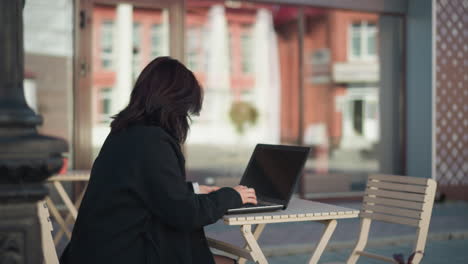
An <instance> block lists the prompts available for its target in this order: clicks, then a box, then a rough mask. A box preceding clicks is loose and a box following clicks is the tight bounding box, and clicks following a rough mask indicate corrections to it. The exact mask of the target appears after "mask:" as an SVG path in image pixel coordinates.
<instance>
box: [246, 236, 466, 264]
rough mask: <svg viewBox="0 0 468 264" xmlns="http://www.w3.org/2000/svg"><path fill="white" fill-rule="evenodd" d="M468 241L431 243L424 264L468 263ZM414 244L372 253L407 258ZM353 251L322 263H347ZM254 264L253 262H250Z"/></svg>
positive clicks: (281, 261)
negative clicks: (398, 254) (401, 254)
mask: <svg viewBox="0 0 468 264" xmlns="http://www.w3.org/2000/svg"><path fill="white" fill-rule="evenodd" d="M467 249H468V239H452V240H437V241H429V242H428V243H427V245H426V255H425V256H424V258H423V261H422V263H424V264H445V263H447V264H466V263H468V250H467ZM411 250H412V244H408V243H402V244H400V245H388V246H372V247H370V248H369V251H370V252H373V253H377V254H381V255H386V256H389V257H390V256H392V255H393V254H394V253H403V254H404V256H405V258H407V257H408V252H411ZM350 252H351V249H338V250H327V251H326V252H325V253H324V254H323V255H322V258H321V259H320V263H327V262H329V263H336V262H343V263H345V262H346V259H347V258H348V256H349V254H350ZM309 257H310V255H306V254H296V255H289V256H276V257H274V256H273V257H269V258H268V262H269V263H270V264H297V263H307V261H308V259H309ZM250 263H252V262H250ZM358 263H359V264H374V263H375V264H381V263H382V262H381V261H378V260H372V259H368V258H363V257H361V258H360V259H359V261H358Z"/></svg>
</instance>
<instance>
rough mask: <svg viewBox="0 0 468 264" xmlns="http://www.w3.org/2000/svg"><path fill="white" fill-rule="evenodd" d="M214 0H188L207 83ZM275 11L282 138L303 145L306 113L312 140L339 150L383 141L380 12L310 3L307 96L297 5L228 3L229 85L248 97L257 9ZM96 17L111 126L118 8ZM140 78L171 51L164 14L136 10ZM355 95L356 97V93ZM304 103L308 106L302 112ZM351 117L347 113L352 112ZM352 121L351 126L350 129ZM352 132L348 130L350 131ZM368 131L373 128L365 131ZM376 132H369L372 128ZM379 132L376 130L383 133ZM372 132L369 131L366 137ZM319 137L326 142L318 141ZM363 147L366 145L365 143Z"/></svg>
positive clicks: (101, 99)
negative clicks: (354, 139) (354, 142)
mask: <svg viewBox="0 0 468 264" xmlns="http://www.w3.org/2000/svg"><path fill="white" fill-rule="evenodd" d="M214 3H217V4H219V3H218V2H213V1H189V2H188V6H187V16H186V23H187V28H186V40H185V41H186V52H187V53H186V58H187V65H188V67H189V68H190V69H192V70H193V71H194V72H195V74H196V76H197V78H198V79H199V80H200V82H201V83H202V84H203V83H204V82H205V78H206V74H205V71H206V67H205V64H206V61H205V60H206V56H205V55H206V54H204V49H203V45H205V44H206V43H203V41H204V35H205V34H206V32H205V30H206V27H205V25H206V23H207V19H208V14H209V10H210V8H211V7H212V6H213V4H214ZM260 8H265V9H267V10H269V11H270V12H272V14H273V19H274V25H275V31H276V33H277V40H278V54H279V65H280V75H281V96H280V97H281V107H280V113H281V118H280V119H281V129H280V130H281V131H280V134H281V141H282V142H298V141H300V139H299V138H298V137H299V136H300V134H301V133H299V128H300V125H299V124H300V122H301V121H300V120H299V119H300V116H301V115H300V114H299V111H303V120H302V129H303V131H302V134H303V142H305V143H306V144H312V145H313V144H326V145H331V146H333V147H339V146H340V145H341V143H342V141H343V138H344V137H345V136H346V135H350V134H353V135H354V134H355V135H357V136H359V137H361V138H366V137H367V138H368V141H369V142H370V143H366V144H367V145H366V144H365V145H366V146H365V147H368V146H370V145H372V144H373V143H375V141H377V139H378V138H377V137H378V136H377V135H378V124H377V122H378V113H377V97H376V93H377V81H378V80H377V79H376V78H377V76H378V74H377V71H378V68H377V65H378V63H377V46H378V45H377V43H376V42H377V36H376V35H377V19H378V17H377V15H374V14H367V13H359V12H349V11H339V10H323V9H314V8H307V9H304V13H305V17H306V19H305V36H304V58H303V63H304V64H303V67H304V80H303V83H304V89H303V94H302V95H301V96H300V94H299V93H300V92H299V91H300V89H299V78H298V77H299V69H300V68H299V58H298V54H299V52H298V48H299V46H298V25H297V16H298V11H297V9H296V8H289V7H281V8H279V7H277V6H273V5H260V4H248V3H247V4H246V3H242V4H240V3H238V4H235V5H233V4H230V5H227V6H225V17H226V21H227V26H228V34H229V36H228V44H229V53H230V54H229V56H230V58H229V59H230V89H231V93H232V96H233V99H234V100H241V99H242V96H243V95H244V94H248V93H249V92H251V90H252V88H253V87H254V84H255V75H254V73H253V66H252V65H253V63H254V62H252V57H253V56H252V52H253V49H252V41H253V40H252V39H253V38H252V34H253V25H254V23H255V17H256V13H257V10H258V9H260ZM93 16H94V19H93V29H94V30H93V32H94V33H93V54H95V56H93V72H94V74H93V86H94V91H95V95H94V96H93V98H96V101H95V102H94V105H95V109H96V110H97V111H95V112H97V113H98V114H97V115H96V116H95V122H96V123H107V122H108V121H109V115H110V104H111V103H110V100H111V96H110V93H111V91H112V87H113V85H114V83H115V82H116V73H115V70H114V65H115V62H114V57H113V53H114V52H115V40H114V38H113V35H114V26H115V22H114V21H115V17H116V11H115V8H111V7H106V6H97V7H95V9H94V14H93ZM133 21H134V23H133V62H134V67H133V69H134V75H135V77H136V75H137V74H138V72H139V71H140V70H141V68H142V67H144V65H146V64H147V63H148V62H149V61H150V60H151V59H152V58H154V57H157V56H161V55H166V54H167V53H168V47H164V43H165V42H167V40H166V39H165V37H167V36H165V35H164V12H163V11H161V10H145V9H134V10H133ZM350 94H355V95H353V96H351V97H349V96H350ZM299 100H303V103H304V104H303V105H304V108H303V109H302V110H301V109H299V105H300V104H299ZM345 115H347V117H345ZM346 126H349V128H345V127H346ZM346 131H348V132H346ZM366 131H367V132H366ZM369 131H370V132H369ZM376 131H377V132H376ZM369 133H370V134H372V135H366V134H369ZM317 138H319V139H317ZM361 147H362V146H361Z"/></svg>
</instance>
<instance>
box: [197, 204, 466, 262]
mask: <svg viewBox="0 0 468 264" xmlns="http://www.w3.org/2000/svg"><path fill="white" fill-rule="evenodd" d="M339 205H341V206H345V207H351V208H359V207H360V206H361V205H360V203H339ZM322 228H323V226H322V225H321V224H317V223H313V222H297V223H283V224H270V225H267V227H266V228H265V231H264V233H263V234H262V236H261V238H260V242H259V243H260V245H261V247H262V248H263V250H264V252H265V255H267V256H268V259H269V261H270V263H307V261H306V260H307V259H308V257H309V256H310V252H311V251H312V248H313V245H314V244H315V242H317V240H318V238H319V237H320V234H321V231H322ZM358 231H359V220H358V219H352V220H351V219H350V220H339V221H338V226H337V228H336V230H335V233H334V235H333V237H332V240H331V241H330V244H329V246H328V248H327V251H326V252H325V253H324V255H323V258H322V260H321V261H320V263H326V262H336V261H345V260H346V258H347V257H348V255H349V253H350V251H351V248H352V247H353V246H354V241H355V239H356V238H357V234H358ZM206 232H207V235H208V236H210V237H214V238H217V239H220V240H223V241H227V242H230V243H233V244H237V245H239V246H240V245H242V244H243V239H242V237H241V235H240V232H239V229H238V227H229V226H226V225H224V224H223V223H221V222H218V223H216V224H214V225H211V226H208V227H206ZM415 232H416V230H415V228H411V227H406V226H400V225H396V224H386V223H380V222H374V224H373V225H372V227H371V234H370V241H369V246H370V249H372V250H374V252H377V253H382V254H384V255H388V256H392V255H393V254H394V253H403V254H404V255H405V256H408V255H409V254H410V253H411V251H412V244H411V243H412V241H413V239H414V237H415V236H414V234H415ZM462 249H464V250H462ZM359 263H378V262H372V260H370V261H369V260H366V259H364V258H362V260H361V261H360V262H359ZM423 263H468V202H450V201H449V202H446V203H441V204H435V206H434V210H433V215H432V220H431V225H430V230H429V239H428V243H427V249H426V256H425V258H424V261H423Z"/></svg>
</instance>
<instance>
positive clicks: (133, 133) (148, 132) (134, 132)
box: [115, 124, 174, 142]
mask: <svg viewBox="0 0 468 264" xmlns="http://www.w3.org/2000/svg"><path fill="white" fill-rule="evenodd" d="M115 136H121V137H130V138H133V139H134V140H138V139H141V140H143V141H148V140H150V141H155V142H157V141H170V142H172V141H174V139H173V138H172V137H171V136H170V135H169V134H168V133H167V132H166V131H165V130H164V129H163V128H161V127H159V126H152V125H142V124H136V125H132V126H129V127H127V128H125V129H123V130H122V131H119V132H117V133H115Z"/></svg>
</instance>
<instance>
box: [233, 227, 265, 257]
mask: <svg viewBox="0 0 468 264" xmlns="http://www.w3.org/2000/svg"><path fill="white" fill-rule="evenodd" d="M265 226H266V224H258V225H257V226H256V227H255V230H254V231H253V236H254V238H255V240H258V238H259V237H260V235H261V234H262V232H263V229H265ZM244 248H245V249H249V250H250V248H249V244H248V243H245V245H244ZM237 262H238V263H239V264H245V263H246V262H247V259H245V258H242V257H239V259H238V260H237Z"/></svg>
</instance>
